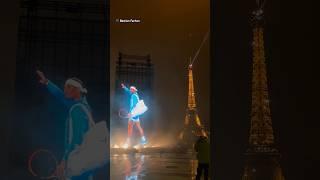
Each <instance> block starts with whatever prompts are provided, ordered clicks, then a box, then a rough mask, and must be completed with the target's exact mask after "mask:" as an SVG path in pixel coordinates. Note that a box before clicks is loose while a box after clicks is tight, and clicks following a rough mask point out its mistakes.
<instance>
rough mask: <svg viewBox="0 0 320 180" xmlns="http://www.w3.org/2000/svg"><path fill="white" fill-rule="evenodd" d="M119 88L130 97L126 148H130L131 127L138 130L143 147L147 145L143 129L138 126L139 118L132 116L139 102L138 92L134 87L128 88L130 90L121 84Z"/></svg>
mask: <svg viewBox="0 0 320 180" xmlns="http://www.w3.org/2000/svg"><path fill="white" fill-rule="evenodd" d="M121 87H122V88H123V89H124V90H125V92H126V93H127V94H129V95H130V111H129V114H128V118H129V120H128V138H127V140H126V146H130V145H131V142H130V141H131V137H132V129H133V125H136V126H137V128H138V130H139V133H140V136H141V142H140V143H141V144H142V145H145V144H147V140H146V137H145V136H144V132H143V129H142V127H141V125H140V118H139V115H136V116H134V115H133V111H134V109H135V108H136V106H137V104H138V102H139V100H140V99H139V95H138V90H137V88H136V87H134V86H130V89H129V88H127V87H126V86H125V85H124V84H123V83H122V84H121Z"/></svg>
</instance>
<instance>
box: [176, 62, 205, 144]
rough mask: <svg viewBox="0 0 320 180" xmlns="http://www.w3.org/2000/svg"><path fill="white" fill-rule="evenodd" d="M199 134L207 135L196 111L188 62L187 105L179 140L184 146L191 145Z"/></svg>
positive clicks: (190, 66)
mask: <svg viewBox="0 0 320 180" xmlns="http://www.w3.org/2000/svg"><path fill="white" fill-rule="evenodd" d="M200 135H202V136H207V133H206V132H205V130H204V127H203V125H202V124H201V121H200V118H199V115H198V112H197V105H196V97H195V90H194V81H193V72H192V64H190V65H189V68H188V107H187V110H186V116H185V119H184V128H183V130H182V131H181V132H180V134H179V141H180V143H181V144H182V145H184V146H187V147H192V145H193V143H194V141H195V139H196V137H197V136H200Z"/></svg>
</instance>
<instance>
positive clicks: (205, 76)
mask: <svg viewBox="0 0 320 180" xmlns="http://www.w3.org/2000/svg"><path fill="white" fill-rule="evenodd" d="M110 4H111V20H110V22H111V37H110V38H111V41H110V46H111V59H110V62H111V78H110V81H111V90H112V92H111V95H112V94H113V93H114V92H113V90H114V86H115V84H114V82H115V79H114V78H115V62H116V61H117V58H118V52H119V51H120V52H123V53H126V54H134V55H147V54H150V55H151V60H152V62H153V64H154V66H155V72H154V75H155V79H154V95H155V99H154V100H155V101H156V105H155V106H154V107H150V108H152V109H153V110H155V118H154V123H155V124H156V126H154V127H155V129H154V130H153V131H154V132H161V131H165V132H166V133H167V132H168V129H169V131H170V132H172V133H173V134H172V135H175V136H177V132H176V130H179V129H182V128H183V122H184V117H185V110H186V108H187V93H188V92H187V88H188V84H187V75H188V74H187V73H188V69H187V67H188V62H189V57H190V56H192V57H193V56H194V55H195V53H196V51H197V49H198V48H199V46H200V44H201V42H202V40H203V38H204V36H205V34H206V33H207V32H208V31H209V27H210V26H209V23H210V6H209V0H197V3H194V1H193V0H184V1H182V0H179V1H172V0H161V1H145V0H135V1H131V0H111V2H110ZM117 18H122V19H126V18H127V19H131V18H133V19H141V21H142V22H141V23H139V24H121V23H117V22H116V19H117ZM209 44H210V42H209V39H208V41H207V42H206V43H205V45H204V46H203V48H202V50H201V52H200V54H199V57H198V59H197V60H196V62H195V63H194V79H195V80H194V81H195V82H194V83H195V93H196V101H197V105H198V110H199V116H200V119H201V120H202V121H203V123H204V124H206V125H207V128H209V102H210V99H209V97H210V94H209V91H210V80H209V78H210V59H209V55H210V54H209ZM118 86H119V84H118ZM111 98H112V97H111ZM171 130H172V131H171ZM174 133H176V134H174ZM160 136H161V135H160ZM158 138H161V137H158Z"/></svg>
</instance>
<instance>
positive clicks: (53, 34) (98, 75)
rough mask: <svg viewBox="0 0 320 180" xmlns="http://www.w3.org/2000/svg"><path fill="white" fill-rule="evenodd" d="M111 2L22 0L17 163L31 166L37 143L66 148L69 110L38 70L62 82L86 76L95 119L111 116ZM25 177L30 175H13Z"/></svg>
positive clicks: (13, 146)
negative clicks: (30, 156)
mask: <svg viewBox="0 0 320 180" xmlns="http://www.w3.org/2000/svg"><path fill="white" fill-rule="evenodd" d="M106 3H107V1H104V0H65V1H64V0H21V2H20V12H21V14H20V17H19V27H18V50H17V60H16V81H15V120H14V121H12V123H11V124H10V126H11V128H14V131H12V132H14V134H12V135H11V136H12V144H11V152H12V154H11V156H10V158H11V162H12V163H13V165H12V166H15V167H17V166H18V167H24V166H26V164H25V162H24V161H22V160H25V159H26V158H27V157H28V154H30V153H31V152H32V151H33V150H34V148H35V147H42V148H48V149H50V150H52V151H54V152H56V154H57V155H59V152H62V151H63V143H64V140H63V139H64V133H62V132H64V131H63V129H64V125H65V123H64V122H65V118H66V117H67V116H66V115H67V114H66V113H67V112H66V111H65V109H64V108H63V106H62V105H61V104H59V103H58V102H57V101H56V99H54V97H52V96H50V95H49V93H48V92H47V90H46V89H45V87H43V86H42V85H40V84H39V82H38V81H39V79H38V77H37V75H36V70H38V69H39V70H41V71H43V72H44V74H45V75H46V77H47V78H48V79H49V80H51V81H52V82H54V83H55V84H56V85H58V86H59V87H61V88H63V86H64V82H65V80H66V79H67V78H70V77H77V78H79V79H81V80H82V81H83V82H84V84H85V86H86V88H87V89H88V96H87V100H88V102H89V104H90V105H91V107H92V110H93V114H94V118H95V120H96V121H101V120H107V117H109V111H107V110H109V108H108V107H107V106H108V104H109V103H108V102H109V99H108V98H109V94H108V91H109V88H108V87H109V83H108V74H109V64H108V57H109V44H108V37H109V27H108V26H109V18H108V16H109V5H108V4H106ZM107 124H108V123H107ZM31 141H32V142H31ZM50 144H51V146H50ZM53 144H54V145H53ZM24 170H25V169H24ZM24 170H23V171H21V172H24ZM25 171H26V170H25ZM12 174H14V173H12ZM19 178H20V179H26V176H23V177H17V178H14V177H12V179H19Z"/></svg>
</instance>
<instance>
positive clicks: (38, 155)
mask: <svg viewBox="0 0 320 180" xmlns="http://www.w3.org/2000/svg"><path fill="white" fill-rule="evenodd" d="M57 166H58V160H57V158H56V157H55V155H54V154H53V153H52V152H50V151H49V150H46V149H39V150H37V151H34V152H33V153H32V154H31V155H30V157H29V161H28V170H29V172H30V173H31V174H32V175H33V176H35V177H38V178H39V179H52V180H54V179H55V180H58V179H59V178H58V177H57V176H56V168H57Z"/></svg>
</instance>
